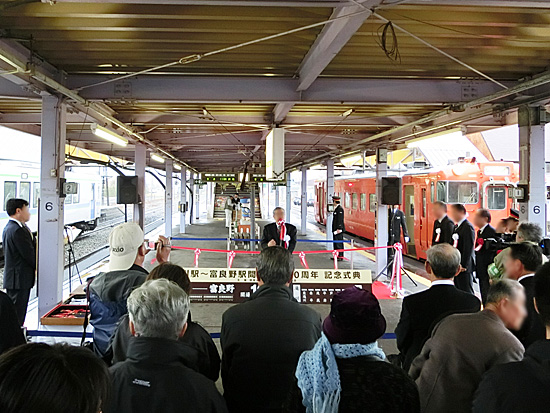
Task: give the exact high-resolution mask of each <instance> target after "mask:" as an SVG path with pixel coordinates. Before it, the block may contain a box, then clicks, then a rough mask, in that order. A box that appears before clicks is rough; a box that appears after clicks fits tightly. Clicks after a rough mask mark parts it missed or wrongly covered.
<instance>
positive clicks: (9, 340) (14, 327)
mask: <svg viewBox="0 0 550 413" xmlns="http://www.w3.org/2000/svg"><path fill="white" fill-rule="evenodd" d="M0 331H1V333H0V355H1V354H2V353H4V352H6V351H8V350H9V349H10V348H12V347H16V346H19V345H21V344H25V342H26V341H25V336H24V335H23V330H21V326H20V325H19V319H18V318H17V313H16V312H15V306H14V305H13V302H12V301H11V299H10V297H8V295H7V294H6V293H4V292H2V291H0Z"/></svg>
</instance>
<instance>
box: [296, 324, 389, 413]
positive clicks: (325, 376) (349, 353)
mask: <svg viewBox="0 0 550 413" xmlns="http://www.w3.org/2000/svg"><path fill="white" fill-rule="evenodd" d="M360 356H375V357H378V358H379V359H380V360H382V361H383V360H385V359H386V355H385V354H384V352H383V351H382V350H381V349H380V348H379V347H378V343H377V342H376V341H375V342H374V343H370V344H366V345H362V344H332V345H331V344H330V342H329V341H328V339H327V337H326V336H325V334H324V333H323V334H322V335H321V338H320V339H319V341H317V343H316V344H315V347H313V350H310V351H305V352H303V353H302V355H301V356H300V360H299V361H298V367H297V369H296V378H297V379H298V387H299V388H300V390H301V391H302V398H303V399H302V404H303V405H304V406H305V407H306V412H307V413H338V405H339V404H340V392H341V391H342V387H341V385H340V374H339V372H338V365H337V364H336V358H337V357H338V358H345V359H347V358H353V357H360Z"/></svg>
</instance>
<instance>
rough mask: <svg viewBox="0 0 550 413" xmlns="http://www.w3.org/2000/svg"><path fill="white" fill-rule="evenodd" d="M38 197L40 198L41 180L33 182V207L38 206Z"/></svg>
mask: <svg viewBox="0 0 550 413" xmlns="http://www.w3.org/2000/svg"><path fill="white" fill-rule="evenodd" d="M38 198H40V182H33V183H32V207H33V208H38Z"/></svg>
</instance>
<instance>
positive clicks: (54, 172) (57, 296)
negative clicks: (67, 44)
mask: <svg viewBox="0 0 550 413" xmlns="http://www.w3.org/2000/svg"><path fill="white" fill-rule="evenodd" d="M66 114H67V112H66V105H65V104H64V103H63V101H62V99H60V98H58V97H56V96H43V97H42V133H41V135H42V145H41V150H42V152H41V153H42V163H41V167H40V208H39V210H38V237H39V239H38V315H39V316H40V317H41V316H43V315H44V314H46V313H47V312H48V311H50V310H51V309H52V308H53V307H54V306H55V305H57V304H58V303H59V302H60V301H61V300H62V299H63V273H64V267H65V259H64V258H65V257H64V255H65V245H64V242H63V236H64V234H63V217H64V200H65V199H64V198H61V197H60V194H61V192H62V188H60V185H59V179H60V178H63V177H64V176H65V167H64V166H63V163H64V161H65V137H66Z"/></svg>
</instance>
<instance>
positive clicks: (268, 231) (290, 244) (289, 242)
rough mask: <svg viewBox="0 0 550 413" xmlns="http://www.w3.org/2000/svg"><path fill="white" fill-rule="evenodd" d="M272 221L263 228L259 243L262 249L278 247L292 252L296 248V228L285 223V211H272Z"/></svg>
mask: <svg viewBox="0 0 550 413" xmlns="http://www.w3.org/2000/svg"><path fill="white" fill-rule="evenodd" d="M273 219H274V220H275V222H272V223H271V224H267V225H266V226H265V227H264V232H263V236H262V241H261V242H260V244H261V246H262V249H265V248H267V247H274V246H276V245H278V246H279V247H283V248H286V249H287V250H289V251H290V252H293V251H294V248H295V247H296V227H295V226H294V225H292V224H287V223H286V222H285V210H284V209H283V208H281V207H277V208H275V209H274V210H273Z"/></svg>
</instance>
